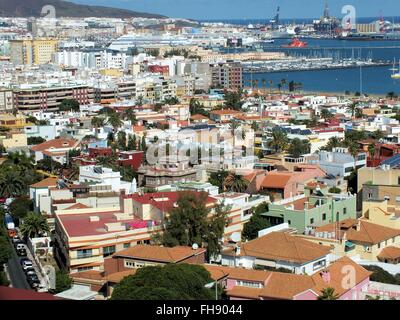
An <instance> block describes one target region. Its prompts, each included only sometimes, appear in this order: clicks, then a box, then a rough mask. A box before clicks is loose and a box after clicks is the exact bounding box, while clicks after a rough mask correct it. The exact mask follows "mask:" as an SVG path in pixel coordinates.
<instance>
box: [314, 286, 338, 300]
mask: <svg viewBox="0 0 400 320" xmlns="http://www.w3.org/2000/svg"><path fill="white" fill-rule="evenodd" d="M321 293H322V294H321V295H320V296H318V300H337V299H339V295H338V294H336V293H335V289H333V288H331V287H329V288H325V289H322V290H321Z"/></svg>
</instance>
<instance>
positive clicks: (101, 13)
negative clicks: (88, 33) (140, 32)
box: [0, 0, 165, 18]
mask: <svg viewBox="0 0 400 320" xmlns="http://www.w3.org/2000/svg"><path fill="white" fill-rule="evenodd" d="M45 5H52V6H54V7H55V9H56V17H104V18H133V17H141V18H165V17H164V16H161V15H158V14H151V13H144V12H136V11H131V10H126V9H117V8H109V7H101V6H88V5H81V4H75V3H72V2H68V1H62V0H11V1H10V0H0V16H2V17H40V16H41V11H42V8H43V7H44V6H45Z"/></svg>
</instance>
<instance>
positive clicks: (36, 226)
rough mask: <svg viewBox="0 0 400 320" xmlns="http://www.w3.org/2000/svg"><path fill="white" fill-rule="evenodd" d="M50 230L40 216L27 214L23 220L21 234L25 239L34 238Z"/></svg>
mask: <svg viewBox="0 0 400 320" xmlns="http://www.w3.org/2000/svg"><path fill="white" fill-rule="evenodd" d="M49 231H50V228H49V225H48V224H47V220H46V218H45V217H43V216H42V215H41V214H38V213H35V212H29V213H28V214H27V216H26V217H25V218H24V222H23V223H22V226H21V233H22V234H23V235H24V237H26V238H34V237H36V236H38V235H40V234H42V233H44V232H49Z"/></svg>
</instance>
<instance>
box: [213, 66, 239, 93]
mask: <svg viewBox="0 0 400 320" xmlns="http://www.w3.org/2000/svg"><path fill="white" fill-rule="evenodd" d="M211 85H212V86H213V87H215V88H224V89H234V90H238V89H241V88H242V87H243V68H242V65H241V64H240V62H220V63H215V64H212V65H211Z"/></svg>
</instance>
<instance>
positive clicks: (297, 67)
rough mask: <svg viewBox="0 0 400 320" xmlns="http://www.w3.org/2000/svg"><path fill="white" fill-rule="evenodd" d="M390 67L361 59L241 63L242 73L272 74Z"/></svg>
mask: <svg viewBox="0 0 400 320" xmlns="http://www.w3.org/2000/svg"><path fill="white" fill-rule="evenodd" d="M390 65H392V64H391V62H389V61H374V60H370V59H367V60H363V59H341V60H336V59H334V58H305V57H303V58H289V59H281V60H270V61H252V62H242V67H243V72H244V73H272V72H298V71H314V70H315V71H321V70H332V69H351V68H368V67H382V66H390Z"/></svg>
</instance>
